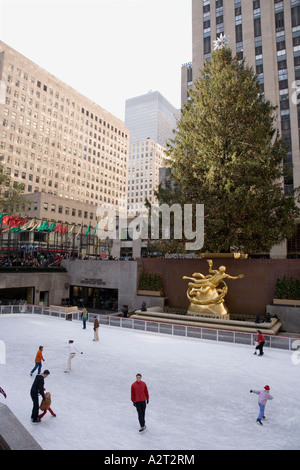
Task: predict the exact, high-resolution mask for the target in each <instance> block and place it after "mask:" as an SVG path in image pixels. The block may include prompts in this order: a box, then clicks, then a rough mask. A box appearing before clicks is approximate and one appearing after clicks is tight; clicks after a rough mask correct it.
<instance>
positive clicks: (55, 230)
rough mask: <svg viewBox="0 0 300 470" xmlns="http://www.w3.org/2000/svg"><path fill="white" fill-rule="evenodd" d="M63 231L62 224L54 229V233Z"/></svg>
mask: <svg viewBox="0 0 300 470" xmlns="http://www.w3.org/2000/svg"><path fill="white" fill-rule="evenodd" d="M61 229H62V224H58V225H56V227H55V229H54V232H59V233H60V231H61Z"/></svg>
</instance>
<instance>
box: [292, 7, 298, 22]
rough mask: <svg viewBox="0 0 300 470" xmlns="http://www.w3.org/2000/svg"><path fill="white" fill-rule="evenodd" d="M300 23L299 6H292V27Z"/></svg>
mask: <svg viewBox="0 0 300 470" xmlns="http://www.w3.org/2000/svg"><path fill="white" fill-rule="evenodd" d="M299 25H300V6H297V7H294V8H292V27H294V26H299Z"/></svg>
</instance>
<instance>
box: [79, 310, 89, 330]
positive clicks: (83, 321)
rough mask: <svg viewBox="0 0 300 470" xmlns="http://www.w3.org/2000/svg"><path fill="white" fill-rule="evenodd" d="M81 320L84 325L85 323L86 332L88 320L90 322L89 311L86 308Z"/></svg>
mask: <svg viewBox="0 0 300 470" xmlns="http://www.w3.org/2000/svg"><path fill="white" fill-rule="evenodd" d="M81 318H82V323H83V327H82V329H83V330H85V329H86V322H87V320H88V318H89V314H88V311H87V309H86V308H84V309H83V310H82V316H81Z"/></svg>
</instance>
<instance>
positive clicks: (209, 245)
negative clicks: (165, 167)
mask: <svg viewBox="0 0 300 470" xmlns="http://www.w3.org/2000/svg"><path fill="white" fill-rule="evenodd" d="M190 97H191V100H190V101H188V102H187V104H186V105H185V106H184V107H183V110H182V117H181V120H180V121H178V130H177V131H176V133H175V135H174V139H173V140H172V141H171V142H170V145H169V148H168V155H169V157H170V160H171V176H172V180H173V182H174V183H175V184H173V186H171V185H169V187H167V188H165V189H162V188H161V189H160V190H159V192H158V197H159V200H160V202H161V203H162V202H165V203H166V202H170V203H173V202H180V203H181V204H184V203H186V204H187V203H189V204H191V203H193V204H204V208H205V209H204V210H205V246H204V248H203V249H204V250H206V251H211V252H222V251H223V252H228V251H230V249H232V247H235V248H234V249H236V250H239V251H244V252H247V253H259V252H268V251H269V250H270V249H271V248H272V247H273V246H274V245H276V244H279V243H281V242H283V241H284V240H285V239H286V238H287V237H290V236H291V235H292V234H293V232H294V219H295V217H296V215H297V214H299V211H298V209H297V208H296V205H295V201H294V195H293V194H290V195H289V196H287V195H285V194H284V190H283V168H284V162H285V157H286V154H287V149H286V147H285V145H284V142H283V140H282V139H281V137H280V135H279V132H278V131H277V129H276V127H275V119H276V109H275V107H274V106H273V105H272V103H271V102H270V101H268V100H266V99H265V97H264V95H263V93H262V92H261V88H260V85H259V83H258V81H257V77H256V75H255V73H254V72H253V70H252V68H251V67H249V66H247V65H246V64H245V62H244V61H242V62H241V61H239V60H238V59H237V58H236V57H233V55H232V51H231V49H230V48H229V47H228V45H227V41H226V37H222V38H219V39H218V40H217V41H216V42H215V49H214V51H213V52H212V54H211V59H210V60H208V61H206V63H205V65H204V68H203V70H202V71H200V76H199V78H198V79H197V80H196V81H195V82H194V85H193V89H192V90H191V91H190Z"/></svg>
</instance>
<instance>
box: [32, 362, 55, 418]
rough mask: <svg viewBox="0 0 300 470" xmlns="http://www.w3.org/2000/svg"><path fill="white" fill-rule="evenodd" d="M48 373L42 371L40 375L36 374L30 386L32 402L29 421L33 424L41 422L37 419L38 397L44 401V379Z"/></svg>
mask: <svg viewBox="0 0 300 470" xmlns="http://www.w3.org/2000/svg"><path fill="white" fill-rule="evenodd" d="M49 374H50V372H49V371H48V370H44V372H43V373H42V374H38V375H37V376H36V377H35V379H34V382H33V384H32V387H31V390H30V395H31V399H32V401H33V408H32V413H31V419H32V421H33V423H39V422H40V421H41V420H40V418H39V395H41V397H42V398H43V399H44V398H45V394H44V379H45V378H46V377H48V375H49Z"/></svg>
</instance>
